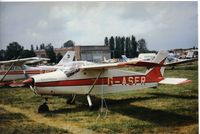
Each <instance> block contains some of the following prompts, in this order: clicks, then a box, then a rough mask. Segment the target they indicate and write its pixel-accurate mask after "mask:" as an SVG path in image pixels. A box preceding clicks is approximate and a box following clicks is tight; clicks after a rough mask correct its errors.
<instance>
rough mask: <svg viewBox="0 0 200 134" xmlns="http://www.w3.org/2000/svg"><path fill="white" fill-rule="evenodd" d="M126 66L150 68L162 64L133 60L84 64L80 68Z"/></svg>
mask: <svg viewBox="0 0 200 134" xmlns="http://www.w3.org/2000/svg"><path fill="white" fill-rule="evenodd" d="M128 66H135V67H148V68H151V67H156V66H162V64H159V63H155V62H146V61H134V62H121V63H109V64H93V65H86V66H82V67H80V69H109V68H120V67H128Z"/></svg>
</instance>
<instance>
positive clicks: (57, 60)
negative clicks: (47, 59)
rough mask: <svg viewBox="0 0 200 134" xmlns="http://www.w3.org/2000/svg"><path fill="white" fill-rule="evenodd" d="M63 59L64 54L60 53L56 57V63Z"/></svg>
mask: <svg viewBox="0 0 200 134" xmlns="http://www.w3.org/2000/svg"><path fill="white" fill-rule="evenodd" d="M62 58H63V56H62V54H61V53H58V54H57V55H56V63H58V62H59V61H60V60H61V59H62Z"/></svg>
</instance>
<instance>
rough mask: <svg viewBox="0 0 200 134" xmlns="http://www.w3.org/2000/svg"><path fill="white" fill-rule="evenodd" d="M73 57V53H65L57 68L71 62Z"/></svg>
mask: <svg viewBox="0 0 200 134" xmlns="http://www.w3.org/2000/svg"><path fill="white" fill-rule="evenodd" d="M74 56H75V51H67V53H66V54H65V55H64V56H63V58H62V59H61V60H60V62H59V63H58V64H57V66H62V65H64V64H66V63H67V62H71V61H73V59H74Z"/></svg>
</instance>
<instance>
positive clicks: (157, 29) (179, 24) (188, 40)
mask: <svg viewBox="0 0 200 134" xmlns="http://www.w3.org/2000/svg"><path fill="white" fill-rule="evenodd" d="M131 35H134V36H135V37H136V40H139V39H140V38H144V39H145V40H146V42H147V47H148V48H149V49H150V50H161V49H162V50H168V49H172V48H188V47H193V46H197V43H198V16H197V2H194V1H193V2H192V1H190V2H181V1H179V2H172V1H171V2H170V1H169V2H18V3H16V2H7V3H5V2H1V3H0V49H2V48H3V49H5V48H6V46H7V45H8V44H9V43H10V42H13V41H17V42H18V43H19V44H21V45H23V46H25V48H30V45H31V44H33V45H34V46H36V45H40V44H41V43H45V44H47V43H52V44H53V45H54V47H60V46H61V45H62V44H63V43H64V42H66V41H67V40H73V41H75V43H76V45H103V44H104V38H105V37H106V36H107V37H110V36H131Z"/></svg>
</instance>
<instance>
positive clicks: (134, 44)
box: [130, 35, 138, 58]
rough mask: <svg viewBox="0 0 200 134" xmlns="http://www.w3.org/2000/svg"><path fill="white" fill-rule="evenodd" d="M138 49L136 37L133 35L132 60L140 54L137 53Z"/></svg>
mask: <svg viewBox="0 0 200 134" xmlns="http://www.w3.org/2000/svg"><path fill="white" fill-rule="evenodd" d="M137 47H138V43H137V41H136V40H135V37H134V36H133V35H132V37H131V53H130V54H131V58H134V57H137V56H138V53H137Z"/></svg>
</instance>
